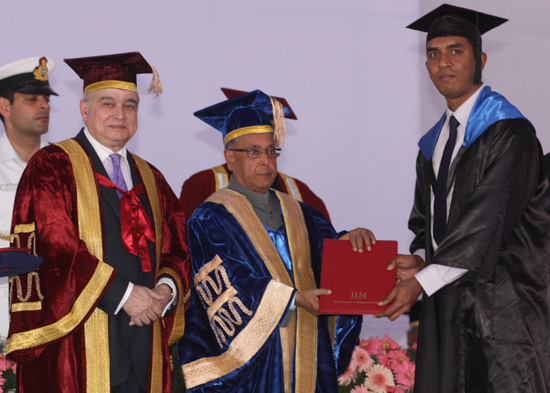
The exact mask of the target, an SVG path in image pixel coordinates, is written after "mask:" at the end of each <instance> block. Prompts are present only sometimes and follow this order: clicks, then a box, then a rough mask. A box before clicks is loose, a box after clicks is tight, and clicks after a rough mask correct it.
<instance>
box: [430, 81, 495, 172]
mask: <svg viewBox="0 0 550 393" xmlns="http://www.w3.org/2000/svg"><path fill="white" fill-rule="evenodd" d="M483 86H484V85H483V84H482V85H481V86H479V88H478V89H477V90H476V91H475V93H474V94H472V95H471V97H469V98H468V99H467V100H466V101H465V102H464V103H463V104H462V105H460V107H459V108H458V109H457V110H456V111H454V112H453V111H451V110H450V109H449V108H447V119H446V120H445V124H443V128H442V130H441V133H440V134H439V138H438V140H437V142H436V144H435V149H434V154H433V157H432V164H433V169H434V173H435V174H436V175H437V173H439V164H440V163H441V157H442V156H443V150H444V149H445V144H446V143H447V140H448V139H449V120H450V118H451V116H454V117H455V119H456V120H458V122H459V123H460V124H459V125H458V127H457V131H456V140H457V143H456V144H455V148H454V150H453V155H452V156H451V162H452V160H454V158H455V157H456V155H457V153H458V150H459V149H460V146H462V142H463V141H464V135H465V134H466V126H467V124H468V118H469V117H470V113H471V112H472V109H473V108H474V104H475V102H476V100H477V97H478V96H479V93H481V90H483Z"/></svg>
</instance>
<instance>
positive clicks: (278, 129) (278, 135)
mask: <svg viewBox="0 0 550 393" xmlns="http://www.w3.org/2000/svg"><path fill="white" fill-rule="evenodd" d="M269 98H270V99H271V105H272V106H273V130H274V131H275V135H274V136H273V139H275V142H276V143H278V144H279V145H281V146H284V145H285V135H286V127H285V113H284V108H283V104H281V103H280V102H279V101H278V100H276V99H275V98H273V97H269Z"/></svg>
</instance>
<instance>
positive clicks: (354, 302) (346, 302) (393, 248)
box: [319, 239, 397, 315]
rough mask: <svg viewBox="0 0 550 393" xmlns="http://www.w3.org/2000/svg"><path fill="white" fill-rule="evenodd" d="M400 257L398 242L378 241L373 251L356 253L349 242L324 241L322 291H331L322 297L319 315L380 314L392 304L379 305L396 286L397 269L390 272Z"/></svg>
mask: <svg viewBox="0 0 550 393" xmlns="http://www.w3.org/2000/svg"><path fill="white" fill-rule="evenodd" d="M396 256H397V242H396V241H389V240H377V241H376V244H373V246H372V250H371V251H367V250H364V251H363V253H358V252H355V251H353V249H352V248H351V243H350V242H349V240H333V239H325V240H324V243H323V264H322V267H321V288H327V289H331V290H332V294H331V295H327V296H320V298H319V313H320V314H355V315H359V314H377V313H379V312H380V311H383V310H384V309H386V308H387V307H388V306H389V305H387V306H384V307H380V306H377V305H376V304H377V303H378V302H380V301H382V300H384V299H385V297H386V296H387V295H388V294H389V293H390V292H391V290H392V289H393V288H394V287H395V283H396V279H397V269H394V270H391V271H388V270H386V267H387V266H388V263H389V262H390V260H392V259H393V258H395V257H396Z"/></svg>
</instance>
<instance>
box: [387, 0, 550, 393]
mask: <svg viewBox="0 0 550 393" xmlns="http://www.w3.org/2000/svg"><path fill="white" fill-rule="evenodd" d="M505 21H506V20H505V19H502V18H498V17H494V16H491V15H487V14H482V13H479V12H476V11H472V10H468V9H464V8H459V7H454V6H448V5H443V6H441V7H439V8H437V9H435V10H434V11H432V12H431V13H429V14H427V15H426V16H424V17H422V18H421V19H419V20H418V21H416V22H414V23H413V24H411V25H410V26H408V27H409V28H412V29H416V30H420V31H425V32H427V33H428V36H427V40H426V52H427V60H426V67H427V69H428V72H429V74H430V78H431V79H432V82H433V83H434V85H435V86H436V88H437V89H438V91H439V92H440V93H441V94H442V95H443V97H444V98H445V100H446V104H447V109H446V111H445V113H444V114H443V116H442V117H441V119H440V120H439V121H438V122H437V123H436V125H435V126H434V127H433V128H432V129H431V130H429V131H428V132H427V133H426V134H425V135H424V136H423V137H422V139H421V140H420V142H419V146H420V152H419V154H418V158H417V162H416V170H417V180H416V188H415V195H414V206H413V209H412V213H411V217H410V220H409V227H410V229H411V230H412V231H413V232H414V234H415V238H414V240H413V242H412V244H411V250H410V251H411V253H412V254H413V255H400V256H398V257H397V258H396V259H395V260H394V261H393V263H394V264H395V265H396V266H397V267H398V268H399V277H400V281H399V283H398V285H397V286H396V288H395V289H394V291H393V292H392V293H391V294H390V295H389V296H388V298H387V299H386V302H389V301H391V300H395V301H394V303H393V304H392V305H391V306H390V307H389V308H388V309H387V310H386V311H385V312H384V313H380V314H378V317H384V316H387V317H389V318H390V319H395V318H396V317H397V316H398V315H400V314H401V313H402V312H405V311H408V309H409V308H410V307H411V306H412V304H413V303H414V302H415V300H416V298H417V297H418V295H420V293H423V294H424V295H423V299H422V311H421V315H420V328H419V339H418V353H417V366H416V367H417V368H416V380H415V392H420V393H422V392H429V393H433V392H437V393H446V392H498V393H503V392H514V393H516V392H550V305H549V303H550V301H549V293H550V292H549V254H550V238H549V230H550V190H549V183H548V179H547V176H546V170H545V168H544V159H543V153H542V149H541V146H540V143H539V141H538V140H537V137H536V133H535V129H534V127H533V125H532V124H531V123H530V122H529V120H527V119H526V118H525V117H524V116H523V115H522V114H521V112H520V111H519V110H518V109H517V108H516V107H514V106H513V105H512V104H511V103H510V102H508V101H507V100H506V98H504V97H503V96H502V95H500V94H498V93H496V92H494V91H492V90H491V88H490V87H489V86H487V85H485V84H483V82H482V80H481V71H482V69H483V66H484V65H485V62H486V60H487V55H486V54H485V53H483V52H482V51H481V34H483V33H485V32H487V31H489V30H490V29H492V28H494V27H496V26H498V25H499V24H501V23H504V22H505ZM416 269H420V271H419V272H417V273H415V272H416ZM413 274H414V275H413Z"/></svg>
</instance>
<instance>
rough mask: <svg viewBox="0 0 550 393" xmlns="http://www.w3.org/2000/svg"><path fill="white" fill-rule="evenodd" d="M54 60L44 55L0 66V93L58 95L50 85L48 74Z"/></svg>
mask: <svg viewBox="0 0 550 393" xmlns="http://www.w3.org/2000/svg"><path fill="white" fill-rule="evenodd" d="M55 65H56V63H55V60H54V59H52V58H50V57H46V56H41V57H40V56H37V57H27V58H25V59H21V60H17V61H14V62H13V63H9V64H6V65H3V66H1V67H0V95H5V94H7V93H10V92H17V93H24V94H42V95H52V94H53V95H58V94H57V93H56V92H55V91H53V89H52V88H51V87H50V82H49V74H50V72H53V70H54V69H55Z"/></svg>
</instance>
